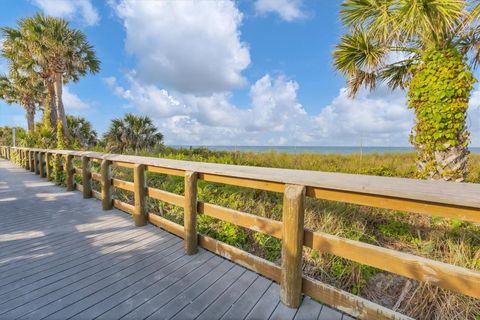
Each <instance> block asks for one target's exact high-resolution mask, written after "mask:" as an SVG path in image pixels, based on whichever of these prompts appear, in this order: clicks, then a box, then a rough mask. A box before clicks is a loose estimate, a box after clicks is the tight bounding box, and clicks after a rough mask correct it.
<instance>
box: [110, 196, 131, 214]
mask: <svg viewBox="0 0 480 320" xmlns="http://www.w3.org/2000/svg"><path fill="white" fill-rule="evenodd" d="M112 201H113V206H114V207H115V208H117V209H119V210H122V211H125V212H126V213H129V214H133V212H134V211H135V207H134V206H132V205H131V204H128V203H126V202H123V201H120V200H117V199H113V200H112Z"/></svg>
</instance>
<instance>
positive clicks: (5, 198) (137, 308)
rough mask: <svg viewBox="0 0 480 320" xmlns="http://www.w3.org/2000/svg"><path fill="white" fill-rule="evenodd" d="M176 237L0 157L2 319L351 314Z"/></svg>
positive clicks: (333, 316)
mask: <svg viewBox="0 0 480 320" xmlns="http://www.w3.org/2000/svg"><path fill="white" fill-rule="evenodd" d="M182 241H183V240H182V239H180V238H178V237H177V236H174V235H172V234H170V233H168V232H165V231H163V230H161V229H159V228H157V227H154V226H152V225H148V226H146V227H141V228H135V227H133V222H132V220H131V217H130V216H128V215H126V214H125V213H122V212H121V211H119V210H116V209H113V210H111V211H102V210H101V206H100V203H99V202H98V201H97V200H95V199H86V200H85V199H83V198H82V195H81V193H79V192H66V191H64V189H63V188H60V187H57V186H55V185H54V184H52V183H50V182H47V181H46V180H45V179H42V178H40V177H39V176H37V175H35V174H33V173H31V172H28V171H25V170H24V169H23V168H20V167H16V166H15V165H13V164H11V163H10V162H8V161H6V160H0V319H35V320H40V319H70V318H73V319H94V318H95V319H96V318H99V319H119V318H122V319H123V318H126V319H146V318H149V319H321V320H327V319H332V320H335V319H336V320H347V319H352V318H351V317H349V316H347V315H342V314H341V313H340V312H338V311H336V310H333V309H331V308H329V307H327V306H323V305H321V304H319V303H317V302H315V301H313V300H311V299H310V298H305V299H304V300H303V303H302V305H301V307H300V308H299V309H298V310H296V309H289V308H287V307H285V306H284V305H283V304H281V303H279V286H278V285H277V284H276V283H274V282H272V281H270V280H268V279H266V278H264V277H262V276H259V275H258V274H256V273H254V272H251V271H249V270H247V269H245V268H243V267H241V266H238V265H236V264H234V263H232V262H230V261H228V260H225V259H223V258H221V257H219V256H217V255H215V254H213V253H210V252H208V251H206V250H203V249H200V251H199V253H198V254H196V255H194V256H187V255H185V254H184V252H183V242H182Z"/></svg>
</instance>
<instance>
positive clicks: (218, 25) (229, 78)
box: [112, 0, 250, 95]
mask: <svg viewBox="0 0 480 320" xmlns="http://www.w3.org/2000/svg"><path fill="white" fill-rule="evenodd" d="M112 5H113V7H114V9H115V11H116V12H117V14H118V16H119V17H120V18H121V19H123V23H124V26H125V30H126V49H127V51H128V52H129V53H131V54H133V55H134V56H135V57H136V58H137V61H138V67H137V70H138V77H139V78H140V80H142V81H143V82H147V83H151V84H155V85H157V86H166V87H168V88H172V89H174V90H176V91H180V92H188V93H196V94H204V95H205V94H211V93H213V92H223V91H228V90H231V89H233V88H237V87H240V86H243V85H245V84H246V83H247V82H246V79H245V78H244V77H243V76H242V74H241V73H242V71H243V70H244V69H245V68H246V67H247V66H248V65H249V64H250V54H249V49H248V47H247V45H246V44H245V43H242V42H241V40H240V31H239V27H240V25H241V22H242V13H241V12H240V11H239V10H238V8H237V7H236V5H235V3H234V2H233V1H127V0H123V1H120V2H115V3H113V4H112Z"/></svg>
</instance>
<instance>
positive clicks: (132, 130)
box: [105, 113, 163, 153]
mask: <svg viewBox="0 0 480 320" xmlns="http://www.w3.org/2000/svg"><path fill="white" fill-rule="evenodd" d="M105 140H106V141H107V147H108V149H109V150H110V151H111V152H120V153H123V152H125V151H128V150H132V151H134V152H135V153H138V152H139V151H141V150H152V149H154V148H155V147H158V146H159V145H160V144H161V143H162V140H163V135H162V134H161V133H160V132H158V129H157V127H155V125H154V124H153V122H152V120H151V119H150V118H149V117H147V116H144V117H142V116H136V115H134V114H131V113H128V114H126V115H125V116H124V117H123V118H122V119H113V120H112V123H111V125H110V128H109V129H108V131H107V132H106V133H105Z"/></svg>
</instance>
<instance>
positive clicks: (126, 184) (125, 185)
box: [112, 178, 135, 192]
mask: <svg viewBox="0 0 480 320" xmlns="http://www.w3.org/2000/svg"><path fill="white" fill-rule="evenodd" d="M112 185H113V186H114V187H115V188H119V189H123V190H126V191H131V192H133V191H134V190H135V186H134V184H133V182H130V181H124V180H120V179H115V178H112Z"/></svg>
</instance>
